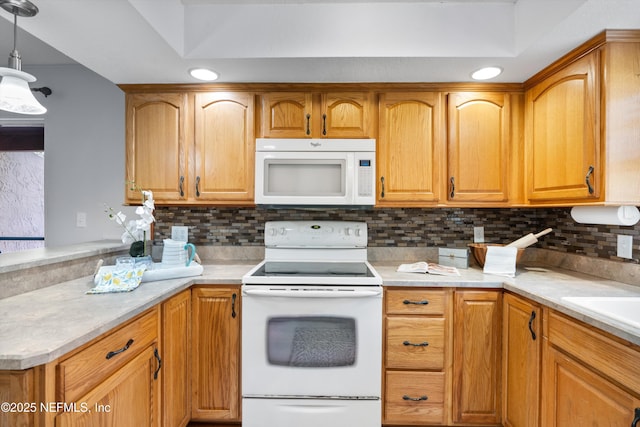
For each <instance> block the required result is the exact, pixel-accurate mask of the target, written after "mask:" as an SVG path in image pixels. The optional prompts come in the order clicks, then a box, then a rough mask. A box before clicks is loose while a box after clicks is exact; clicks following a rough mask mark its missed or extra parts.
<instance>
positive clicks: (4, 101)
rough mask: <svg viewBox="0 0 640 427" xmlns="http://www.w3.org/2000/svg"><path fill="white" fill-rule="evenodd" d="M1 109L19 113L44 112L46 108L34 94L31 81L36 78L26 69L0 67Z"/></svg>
mask: <svg viewBox="0 0 640 427" xmlns="http://www.w3.org/2000/svg"><path fill="white" fill-rule="evenodd" d="M0 76H2V81H0V110H4V111H10V112H12V113H19V114H44V113H46V112H47V109H46V108H44V107H43V106H42V105H41V104H40V103H39V102H38V100H37V99H36V98H35V96H33V92H31V89H30V88H29V83H31V82H35V81H36V78H35V77H33V76H32V75H31V74H29V73H25V72H24V71H19V70H14V69H12V68H5V67H0Z"/></svg>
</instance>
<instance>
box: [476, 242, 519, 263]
mask: <svg viewBox="0 0 640 427" xmlns="http://www.w3.org/2000/svg"><path fill="white" fill-rule="evenodd" d="M487 246H504V245H500V244H497V243H469V248H471V253H472V254H473V257H474V258H475V259H476V262H477V263H478V265H479V266H480V267H484V260H485V258H486V256H487ZM522 255H524V249H518V253H517V254H516V264H518V263H519V262H520V259H522Z"/></svg>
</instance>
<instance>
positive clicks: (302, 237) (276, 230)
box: [264, 221, 367, 248]
mask: <svg viewBox="0 0 640 427" xmlns="http://www.w3.org/2000/svg"><path fill="white" fill-rule="evenodd" d="M264 244H265V246H266V247H270V248H309V247H314V248H366V247H367V223H366V222H357V221H268V222H267V223H265V227H264Z"/></svg>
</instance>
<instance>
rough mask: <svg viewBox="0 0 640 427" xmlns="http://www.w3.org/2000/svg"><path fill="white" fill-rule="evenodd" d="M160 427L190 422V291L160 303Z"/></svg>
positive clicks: (184, 424)
mask: <svg viewBox="0 0 640 427" xmlns="http://www.w3.org/2000/svg"><path fill="white" fill-rule="evenodd" d="M161 315H162V341H161V348H162V351H161V353H162V356H163V363H164V366H163V370H162V425H163V426H171V427H184V426H186V425H187V424H188V423H189V420H190V419H191V381H189V378H190V377H191V290H186V291H183V292H181V293H179V294H178V295H176V296H174V297H172V298H171V299H169V300H168V301H165V302H164V303H162V310H161Z"/></svg>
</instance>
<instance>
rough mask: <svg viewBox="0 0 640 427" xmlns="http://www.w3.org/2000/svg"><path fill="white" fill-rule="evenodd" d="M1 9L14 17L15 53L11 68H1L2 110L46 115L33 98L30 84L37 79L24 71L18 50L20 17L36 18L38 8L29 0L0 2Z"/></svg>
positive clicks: (10, 57)
mask: <svg viewBox="0 0 640 427" xmlns="http://www.w3.org/2000/svg"><path fill="white" fill-rule="evenodd" d="M0 7H2V8H3V9H5V10H6V11H7V12H10V13H12V14H13V16H14V20H13V51H12V52H11V54H10V55H9V67H0V78H2V80H0V110H5V111H9V112H12V113H18V114H44V113H46V112H47V109H46V108H44V107H43V106H42V105H41V104H40V103H39V102H38V101H37V100H36V98H35V97H34V96H33V93H32V92H31V89H30V88H29V83H32V82H35V81H36V78H35V77H33V76H32V75H31V74H29V73H25V72H24V71H22V63H21V57H20V54H19V53H18V50H17V49H16V38H17V37H16V36H17V29H18V16H27V17H28V16H35V15H36V14H37V13H38V8H37V7H36V6H35V5H34V4H33V3H31V2H30V1H28V0H0Z"/></svg>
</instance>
